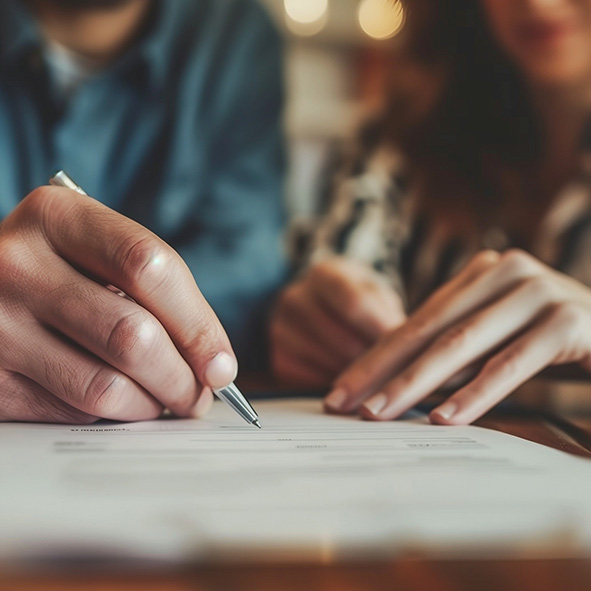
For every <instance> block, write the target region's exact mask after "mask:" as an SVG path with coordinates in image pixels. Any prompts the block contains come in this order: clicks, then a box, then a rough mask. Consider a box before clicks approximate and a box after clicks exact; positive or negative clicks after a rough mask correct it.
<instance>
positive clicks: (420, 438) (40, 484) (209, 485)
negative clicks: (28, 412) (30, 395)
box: [0, 400, 591, 562]
mask: <svg viewBox="0 0 591 591" xmlns="http://www.w3.org/2000/svg"><path fill="white" fill-rule="evenodd" d="M255 406H256V408H257V411H258V412H259V415H260V419H261V424H262V427H263V428H262V430H260V431H259V430H258V429H255V428H253V427H252V426H249V425H246V424H245V423H242V422H241V421H240V419H239V417H237V416H236V415H235V414H234V413H233V412H232V411H231V410H230V409H229V408H227V407H226V406H225V405H223V404H221V403H216V404H215V405H214V408H213V411H212V412H211V413H210V415H209V416H208V417H206V418H205V419H201V420H199V421H197V420H174V419H164V420H160V421H153V422H145V423H135V424H117V423H104V424H99V425H94V426H86V427H72V426H55V425H24V424H4V425H0V561H2V560H5V561H14V560H15V559H23V560H30V559H39V558H43V559H47V558H65V559H68V558H80V557H97V558H102V557H106V558H125V559H140V560H144V559H145V560H161V561H172V562H186V561H195V560H211V559H232V558H235V557H238V558H240V559H248V558H253V559H261V558H265V559H273V558H278V559H280V558H285V557H290V558H312V559H317V558H319V557H322V558H326V559H329V558H331V557H334V556H343V557H349V556H351V557H356V558H363V557H366V556H371V557H376V555H382V554H383V555H392V554H393V553H395V552H396V551H409V550H413V551H414V550H416V551H421V550H429V552H431V553H433V552H441V553H442V554H448V553H452V554H453V553H454V552H461V553H463V554H465V553H466V552H470V553H474V552H476V553H478V552H487V553H490V552H495V553H498V552H500V553H508V554H511V555H515V552H516V551H524V552H528V553H530V554H531V553H532V552H533V553H534V554H535V553H536V552H537V553H539V554H542V555H543V554H544V553H545V552H550V553H551V554H552V555H554V556H555V555H556V553H557V551H561V552H564V554H565V555H569V554H571V553H574V552H578V551H580V550H581V549H586V548H589V547H591V534H590V532H591V527H590V526H591V462H589V461H587V460H582V459H578V458H574V457H571V456H568V455H566V454H564V453H562V452H559V451H556V450H553V449H550V448H546V447H543V446H540V445H536V444H534V443H530V442H527V441H524V440H521V439H519V438H515V437H512V436H509V435H505V434H502V433H498V432H494V431H489V430H485V429H481V428H477V427H441V426H432V425H429V424H428V422H427V420H426V418H425V417H423V416H419V415H414V418H410V419H408V420H402V421H394V422H386V423H373V422H365V421H361V420H359V419H357V418H352V417H351V418H343V417H335V416H328V415H325V414H323V413H322V411H321V405H320V402H318V401H311V400H286V401H269V402H258V403H256V405H255Z"/></svg>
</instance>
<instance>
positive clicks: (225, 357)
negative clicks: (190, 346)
mask: <svg viewBox="0 0 591 591" xmlns="http://www.w3.org/2000/svg"><path fill="white" fill-rule="evenodd" d="M237 374H238V364H237V363H236V359H234V357H232V356H231V355H229V354H228V353H223V352H222V353H218V354H217V355H216V356H215V357H214V358H213V359H212V360H211V361H210V362H209V365H208V366H207V369H206V370H205V381H206V382H207V385H208V386H210V387H211V388H213V389H214V390H218V389H219V388H225V387H226V386H229V385H230V384H231V383H232V382H233V381H234V380H235V379H236V375H237Z"/></svg>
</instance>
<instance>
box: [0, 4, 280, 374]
mask: <svg viewBox="0 0 591 591" xmlns="http://www.w3.org/2000/svg"><path fill="white" fill-rule="evenodd" d="M23 5H24V2H22V1H21V0H0V216H1V217H5V216H6V215H8V214H9V213H10V212H11V210H12V209H13V208H14V207H15V206H16V205H17V204H18V203H19V201H20V200H21V199H22V198H23V197H24V196H25V195H27V194H28V193H29V192H30V191H31V190H32V189H33V188H34V187H36V186H39V185H43V184H46V183H47V180H48V178H49V176H50V175H51V174H52V173H53V172H55V171H56V170H57V169H59V168H63V169H64V170H66V171H67V172H68V173H69V174H70V175H71V176H72V177H73V178H74V179H75V180H76V181H77V182H78V183H79V184H80V185H81V186H82V187H84V189H85V190H86V191H87V192H88V193H89V194H90V195H92V196H93V197H95V198H97V199H99V200H100V201H102V202H103V203H105V204H106V205H108V206H109V207H111V208H113V209H116V210H117V211H119V212H121V213H123V214H125V215H127V216H129V217H131V218H133V219H135V220H136V221H138V222H140V223H141V224H143V225H144V226H146V227H148V228H150V229H151V230H152V231H153V232H155V233H156V234H158V235H159V236H160V237H161V238H163V239H164V240H166V241H167V242H168V243H169V244H171V245H172V246H173V247H174V248H175V249H176V250H177V251H178V252H179V253H180V254H181V256H182V257H183V258H184V260H185V261H186V262H187V264H188V265H189V267H190V268H191V270H192V272H193V274H194V276H195V279H196V281H197V283H198V285H199V287H200V288H201V291H202V292H203V294H204V295H205V297H206V298H207V299H208V301H209V302H210V304H211V305H212V306H213V308H214V310H215V311H216V312H217V314H218V316H219V318H220V319H221V321H222V323H223V325H224V326H225V328H226V330H227V331H228V334H229V336H230V338H231V340H232V342H233V345H234V348H235V350H236V352H237V354H238V357H239V360H240V361H241V364H242V365H245V364H246V365H248V364H250V363H251V362H253V354H254V357H256V356H257V354H259V353H260V351H261V343H262V342H263V341H262V340H261V339H262V337H263V333H264V329H263V324H264V321H263V319H264V315H265V314H264V313H265V308H266V307H267V304H268V302H269V299H270V297H271V296H272V294H273V292H274V291H275V290H276V289H277V287H278V286H279V284H280V283H281V281H282V280H283V278H284V274H285V260H284V255H283V249H282V248H281V232H282V227H283V208H282V202H283V200H282V183H283V174H284V151H283V144H282V134H281V121H280V119H281V109H282V101H283V88H282V75H281V61H282V59H281V58H282V55H281V44H280V39H279V37H278V35H277V33H276V31H275V29H274V28H273V26H272V24H271V21H270V19H269V17H268V16H267V15H266V13H265V12H264V11H263V9H262V8H260V7H259V6H258V4H257V3H256V1H255V0H161V1H158V0H154V5H153V12H152V16H151V19H150V22H149V23H148V25H149V26H148V27H147V29H146V34H145V35H144V36H142V37H141V39H139V40H138V42H137V43H136V44H135V46H133V47H131V48H130V49H129V50H128V51H127V52H126V53H125V54H124V55H123V56H121V57H120V58H119V59H118V60H117V61H116V62H115V63H113V64H112V65H111V66H110V67H108V69H106V70H104V71H102V72H101V73H100V74H98V75H96V76H94V77H93V78H91V79H90V80H89V81H88V82H86V83H84V84H83V85H82V86H81V87H80V88H79V89H78V90H77V92H76V93H75V95H74V96H73V97H71V98H70V99H69V100H68V101H67V103H65V102H64V101H63V100H62V99H60V98H59V97H58V96H57V93H56V92H55V90H54V89H53V88H52V84H51V80H50V77H49V75H48V72H47V67H46V65H45V63H44V59H43V53H42V51H41V47H42V41H41V35H40V32H39V29H38V26H37V24H36V22H35V20H34V18H32V16H31V15H30V14H29V13H27V11H26V10H25V9H24V8H23Z"/></svg>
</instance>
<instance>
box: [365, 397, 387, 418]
mask: <svg viewBox="0 0 591 591" xmlns="http://www.w3.org/2000/svg"><path fill="white" fill-rule="evenodd" d="M387 404H388V397H387V396H386V395H385V394H384V393H383V392H380V393H379V394H376V395H375V396H372V397H371V398H370V399H369V400H368V401H367V402H366V403H365V404H364V405H363V407H364V408H366V409H367V410H369V412H370V413H371V414H372V415H374V416H376V417H377V416H378V415H379V414H380V412H382V411H383V410H384V408H385V407H386V405H387Z"/></svg>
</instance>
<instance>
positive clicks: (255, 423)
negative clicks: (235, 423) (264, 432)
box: [252, 419, 262, 429]
mask: <svg viewBox="0 0 591 591" xmlns="http://www.w3.org/2000/svg"><path fill="white" fill-rule="evenodd" d="M252 424H253V425H256V426H257V427H258V428H259V429H262V427H261V424H260V423H259V420H258V419H257V420H256V421H253V422H252Z"/></svg>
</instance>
